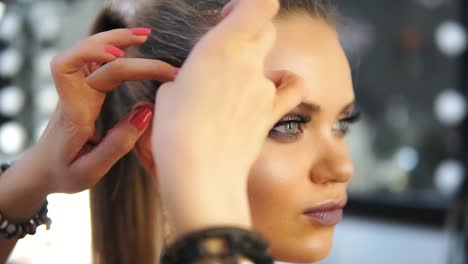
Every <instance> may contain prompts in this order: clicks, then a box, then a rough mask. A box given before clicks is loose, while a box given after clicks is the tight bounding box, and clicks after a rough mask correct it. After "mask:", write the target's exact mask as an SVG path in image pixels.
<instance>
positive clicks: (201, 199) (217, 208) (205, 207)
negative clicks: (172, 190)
mask: <svg viewBox="0 0 468 264" xmlns="http://www.w3.org/2000/svg"><path fill="white" fill-rule="evenodd" d="M207 185H210V184H207ZM231 186H232V185H231ZM192 187H193V185H192ZM213 187H215V188H203V189H200V191H197V189H196V188H190V190H187V191H184V192H180V191H179V192H178V193H179V195H174V196H172V197H173V198H172V199H171V200H169V201H168V202H169V204H170V206H169V207H167V206H166V208H168V211H169V214H170V215H171V218H172V219H171V222H172V223H173V227H174V231H175V236H176V237H180V236H182V235H184V234H186V233H191V232H196V231H199V230H204V229H207V228H211V227H220V226H230V227H238V228H244V229H250V228H251V227H252V223H251V217H250V209H249V204H248V198H247V193H246V190H244V188H242V189H240V190H239V191H234V188H229V186H226V188H222V187H221V186H219V185H217V186H213ZM163 200H164V198H163Z"/></svg>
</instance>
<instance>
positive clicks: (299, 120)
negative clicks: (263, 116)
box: [268, 114, 311, 141]
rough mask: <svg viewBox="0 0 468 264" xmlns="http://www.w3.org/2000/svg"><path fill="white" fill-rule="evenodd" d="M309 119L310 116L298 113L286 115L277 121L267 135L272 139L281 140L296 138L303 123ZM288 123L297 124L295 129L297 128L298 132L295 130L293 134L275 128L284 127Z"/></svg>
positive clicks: (300, 131)
mask: <svg viewBox="0 0 468 264" xmlns="http://www.w3.org/2000/svg"><path fill="white" fill-rule="evenodd" d="M310 121H311V118H310V117H308V116H304V115H299V114H291V115H287V116H285V117H284V118H283V119H282V120H281V121H279V122H278V123H276V124H275V125H274V126H273V128H272V129H271V130H270V133H269V135H268V136H269V137H271V138H273V139H277V140H281V141H293V140H296V139H297V138H298V137H300V135H301V134H302V132H303V128H304V124H307V123H309V122H310ZM288 125H295V126H297V130H299V132H296V133H294V134H288V133H284V132H280V131H278V130H277V128H280V127H286V126H288Z"/></svg>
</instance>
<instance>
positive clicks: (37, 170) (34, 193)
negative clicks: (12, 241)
mask: <svg viewBox="0 0 468 264" xmlns="http://www.w3.org/2000/svg"><path fill="white" fill-rule="evenodd" d="M46 174H47V170H46V168H45V166H44V165H43V164H41V161H40V158H39V156H38V154H36V150H35V149H29V150H28V151H26V152H25V154H24V155H23V156H22V157H21V158H20V159H18V160H17V161H16V162H15V164H14V165H12V166H11V167H10V168H9V169H8V170H7V171H5V172H4V173H3V174H2V175H0V211H1V212H2V214H3V215H4V216H5V217H6V218H7V219H9V220H10V221H14V222H21V221H24V220H28V219H30V218H31V217H32V216H34V215H35V214H36V213H37V212H38V211H39V209H40V208H41V207H42V206H43V205H44V203H45V201H46V198H47V195H48V194H49V192H48V186H47V181H46Z"/></svg>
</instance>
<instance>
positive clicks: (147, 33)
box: [130, 28, 151, 36]
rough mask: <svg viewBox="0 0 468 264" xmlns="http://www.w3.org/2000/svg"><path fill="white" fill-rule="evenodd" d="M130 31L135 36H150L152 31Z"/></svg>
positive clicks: (136, 29)
mask: <svg viewBox="0 0 468 264" xmlns="http://www.w3.org/2000/svg"><path fill="white" fill-rule="evenodd" d="M130 31H131V32H132V34H133V35H135V36H148V35H149V34H151V29H149V28H132V29H130Z"/></svg>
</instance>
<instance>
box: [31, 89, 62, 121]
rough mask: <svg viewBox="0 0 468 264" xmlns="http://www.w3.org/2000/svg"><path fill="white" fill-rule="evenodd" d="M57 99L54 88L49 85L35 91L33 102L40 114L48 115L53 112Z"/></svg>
mask: <svg viewBox="0 0 468 264" xmlns="http://www.w3.org/2000/svg"><path fill="white" fill-rule="evenodd" d="M58 98H59V97H58V94H57V91H56V90H55V86H53V85H52V84H51V85H46V86H43V87H41V88H40V89H39V91H37V93H36V96H35V97H34V102H35V104H36V107H37V109H38V110H39V113H40V114H42V115H49V114H50V113H52V112H53V111H54V109H55V106H56V105H57V102H58Z"/></svg>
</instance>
